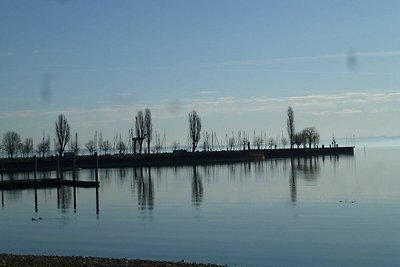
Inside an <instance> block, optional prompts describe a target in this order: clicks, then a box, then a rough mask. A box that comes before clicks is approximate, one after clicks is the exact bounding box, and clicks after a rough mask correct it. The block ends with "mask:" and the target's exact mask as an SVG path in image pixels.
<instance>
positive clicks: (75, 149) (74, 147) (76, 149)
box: [69, 133, 80, 155]
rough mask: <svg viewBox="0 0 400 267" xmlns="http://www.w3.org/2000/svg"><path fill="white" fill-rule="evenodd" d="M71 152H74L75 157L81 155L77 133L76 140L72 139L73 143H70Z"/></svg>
mask: <svg viewBox="0 0 400 267" xmlns="http://www.w3.org/2000/svg"><path fill="white" fill-rule="evenodd" d="M69 150H70V151H71V152H74V153H75V155H78V154H79V150H80V147H79V143H78V133H75V140H73V139H72V140H71V142H69Z"/></svg>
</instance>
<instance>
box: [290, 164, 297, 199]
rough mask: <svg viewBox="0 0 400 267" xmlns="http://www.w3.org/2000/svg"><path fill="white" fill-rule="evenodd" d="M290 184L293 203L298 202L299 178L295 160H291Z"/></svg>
mask: <svg viewBox="0 0 400 267" xmlns="http://www.w3.org/2000/svg"><path fill="white" fill-rule="evenodd" d="M290 165H291V168H290V182H289V186H290V196H291V198H292V202H293V203H294V202H296V200H297V176H296V168H295V163H294V159H293V158H291V159H290Z"/></svg>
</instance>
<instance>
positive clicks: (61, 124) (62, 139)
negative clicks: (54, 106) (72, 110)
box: [56, 114, 71, 156]
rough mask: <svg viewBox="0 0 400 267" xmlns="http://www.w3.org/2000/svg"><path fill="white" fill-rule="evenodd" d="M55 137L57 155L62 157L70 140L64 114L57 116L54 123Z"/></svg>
mask: <svg viewBox="0 0 400 267" xmlns="http://www.w3.org/2000/svg"><path fill="white" fill-rule="evenodd" d="M56 135H57V150H58V155H60V156H62V154H63V153H64V150H65V146H66V145H67V143H68V142H69V139H70V138H71V135H70V127H69V124H68V121H67V118H66V117H65V116H64V114H60V115H58V119H57V121H56Z"/></svg>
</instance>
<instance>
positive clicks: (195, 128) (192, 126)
mask: <svg viewBox="0 0 400 267" xmlns="http://www.w3.org/2000/svg"><path fill="white" fill-rule="evenodd" d="M200 132H201V120H200V117H199V115H197V112H196V111H195V110H193V111H192V112H191V113H189V137H190V140H191V141H192V152H194V151H195V150H196V147H197V145H198V143H199V141H200Z"/></svg>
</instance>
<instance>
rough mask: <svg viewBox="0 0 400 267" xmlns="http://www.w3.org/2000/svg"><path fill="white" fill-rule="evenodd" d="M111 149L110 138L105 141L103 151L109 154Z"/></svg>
mask: <svg viewBox="0 0 400 267" xmlns="http://www.w3.org/2000/svg"><path fill="white" fill-rule="evenodd" d="M110 150H111V143H110V141H108V140H105V141H103V151H104V155H105V154H107V152H108V151H110Z"/></svg>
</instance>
